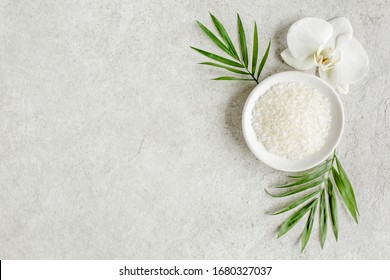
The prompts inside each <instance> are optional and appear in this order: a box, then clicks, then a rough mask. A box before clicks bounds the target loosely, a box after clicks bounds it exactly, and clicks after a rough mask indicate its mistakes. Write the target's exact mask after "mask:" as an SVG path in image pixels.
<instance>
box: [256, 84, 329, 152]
mask: <svg viewBox="0 0 390 280" xmlns="http://www.w3.org/2000/svg"><path fill="white" fill-rule="evenodd" d="M331 122H332V117H331V113H330V102H329V100H328V98H327V97H325V96H324V95H322V94H321V93H320V92H319V91H318V90H317V89H315V88H311V87H308V86H306V85H305V84H303V83H300V82H283V83H278V84H276V85H274V86H272V87H271V88H270V89H269V90H268V91H267V92H266V93H265V94H264V95H262V96H260V98H259V99H258V100H257V101H256V104H255V107H254V109H253V111H252V127H253V129H254V131H255V133H256V136H257V139H258V141H260V142H261V143H262V144H263V145H264V146H265V148H266V149H267V150H268V151H269V152H271V153H274V154H277V155H279V156H282V157H285V158H288V159H291V160H299V159H302V158H303V157H305V156H308V155H310V154H313V153H316V152H318V151H319V150H320V149H321V148H322V147H323V146H324V145H325V143H326V139H327V137H328V135H329V130H330V126H331Z"/></svg>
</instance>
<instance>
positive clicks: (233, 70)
mask: <svg viewBox="0 0 390 280" xmlns="http://www.w3.org/2000/svg"><path fill="white" fill-rule="evenodd" d="M199 64H201V65H208V66H214V67H218V68H223V69H226V70H228V71H230V72H233V73H237V74H241V75H250V74H249V73H248V72H244V71H241V70H238V69H235V68H231V67H228V66H224V65H221V64H218V63H214V62H202V63H199Z"/></svg>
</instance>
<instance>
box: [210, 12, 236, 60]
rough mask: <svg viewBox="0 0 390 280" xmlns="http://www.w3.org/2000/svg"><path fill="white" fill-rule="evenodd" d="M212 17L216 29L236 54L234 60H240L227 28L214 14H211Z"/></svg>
mask: <svg viewBox="0 0 390 280" xmlns="http://www.w3.org/2000/svg"><path fill="white" fill-rule="evenodd" d="M210 16H211V19H212V20H213V23H214V25H215V27H216V28H217V30H218V33H219V35H221V37H222V39H223V40H224V41H225V43H226V44H227V45H228V47H229V49H230V50H231V51H232V53H233V54H234V58H235V59H237V60H239V59H240V58H239V57H238V54H237V51H236V49H235V48H234V45H233V43H232V40H231V39H230V37H229V35H228V33H227V32H226V29H225V27H224V26H223V25H222V23H221V22H220V21H219V20H218V19H217V18H216V17H215V16H214V15H213V14H211V13H210Z"/></svg>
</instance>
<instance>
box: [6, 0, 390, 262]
mask: <svg viewBox="0 0 390 280" xmlns="http://www.w3.org/2000/svg"><path fill="white" fill-rule="evenodd" d="M374 2H375V3H374ZM389 9H390V6H389V5H388V2H387V1H365V0H362V1H335V0H334V1H333V0H332V1H297V0H291V1H280V0H273V1H245V2H244V1H229V2H228V3H227V2H226V1H113V0H107V1H52V0H47V1H42V0H37V1H19V0H12V1H10V0H2V1H1V2H0V221H1V226H0V259H32V258H34V259H35V258H38V259H41V258H44V259H47V258H48V259H52V258H53V259H74V258H77V259H88V258H92V259H110V258H114V259H151V258H152V259H182V258H183V259H193V258H196V259H198V258H199V259H232V258H238V259H389V258H390V223H389V222H390V202H389V201H390V191H389V181H390V153H389V150H390V109H389V106H390V94H389V90H388V89H389V86H390V79H389V78H390V77H389V76H390V68H389V64H388V59H387V57H388V54H389V53H390V38H389V34H390V26H389V20H388V15H389V12H390V10H389ZM208 11H212V12H213V13H215V14H216V15H217V16H219V17H220V18H221V20H222V21H223V22H224V23H225V25H226V26H227V27H228V29H229V30H230V31H231V32H232V30H233V31H235V30H236V12H239V13H240V14H241V16H242V19H243V21H244V24H245V26H246V27H252V20H253V19H256V20H257V22H258V25H259V31H260V42H261V43H260V46H261V51H262V52H263V51H264V49H265V46H266V42H267V40H268V38H269V37H271V38H272V39H273V46H272V50H271V53H270V57H269V61H268V62H267V64H266V66H265V70H264V75H263V78H264V77H266V76H268V75H271V74H273V73H276V72H279V71H284V70H290V69H291V68H290V67H289V66H288V65H286V64H284V63H283V62H282V61H281V59H280V57H279V53H280V51H281V50H283V49H284V48H285V47H286V32H287V29H288V27H289V26H290V25H291V24H292V23H293V22H294V21H296V20H298V19H300V18H302V17H304V16H317V17H322V18H325V19H330V18H333V17H335V16H341V15H343V16H346V17H348V18H349V19H350V20H351V22H352V24H353V27H354V30H355V37H356V38H357V39H358V40H359V41H360V42H361V43H362V44H363V46H365V48H366V50H367V53H368V54H369V57H370V59H371V71H370V75H369V76H368V77H367V78H366V79H365V80H364V81H363V82H361V83H359V84H357V85H353V86H352V88H351V93H350V95H347V96H342V100H343V103H344V105H345V109H346V118H347V121H346V128H345V133H344V136H343V139H342V141H341V144H340V147H339V151H340V152H339V154H340V158H341V159H342V161H343V163H344V165H345V168H346V169H347V170H348V171H349V174H350V176H351V178H352V181H353V182H354V184H355V188H356V196H357V200H358V202H359V205H360V212H361V219H360V223H359V225H356V224H354V222H353V221H352V219H351V218H350V217H349V215H348V213H347V212H346V210H345V208H343V207H340V209H339V211H340V228H341V229H340V237H339V242H338V243H336V242H335V241H334V238H333V236H332V235H329V236H328V242H327V244H326V246H325V248H324V249H323V250H321V248H320V245H319V241H318V231H317V228H318V224H317V222H316V224H315V230H314V232H313V236H312V239H311V241H310V244H309V247H308V250H307V251H306V252H304V253H303V254H300V253H299V244H298V242H297V239H298V237H299V234H300V230H301V228H302V227H303V225H304V222H302V223H300V224H299V226H298V227H297V228H296V229H294V230H292V231H291V233H290V234H288V235H286V236H284V237H283V238H281V239H278V240H277V239H276V235H275V230H276V228H277V226H278V224H279V223H280V222H281V221H282V219H283V218H284V216H283V217H282V216H281V217H272V216H268V215H266V214H265V212H266V211H268V210H272V209H274V208H275V207H276V206H279V205H282V204H284V202H285V200H276V199H272V198H270V197H269V196H267V195H266V193H265V192H264V187H266V186H268V185H269V184H273V183H276V182H279V181H281V180H283V178H284V174H283V173H281V172H278V171H275V170H272V169H271V168H268V167H267V166H265V165H263V164H262V163H261V162H259V161H258V160H256V159H255V157H254V156H253V155H252V154H251V153H250V151H249V150H248V148H247V147H246V145H245V143H244V139H243V136H242V133H241V126H240V118H241V110H242V107H243V104H244V102H245V99H246V97H247V96H248V94H249V92H250V90H251V89H252V88H253V87H254V83H252V82H250V83H244V82H215V81H211V80H210V78H212V77H215V76H218V75H221V74H223V73H224V72H223V71H219V70H214V69H209V68H204V66H199V65H197V64H196V63H197V62H200V61H202V60H203V58H201V56H200V55H199V54H197V53H195V52H193V51H192V50H191V49H190V48H189V46H190V45H194V46H199V47H203V48H205V49H209V50H216V48H215V47H214V46H213V45H212V43H211V42H210V41H209V40H208V39H207V38H206V37H205V36H204V35H203V34H202V33H201V31H200V30H199V29H198V28H197V26H196V24H195V21H194V20H195V19H199V20H200V21H202V22H203V23H205V24H207V25H208V26H211V21H210V19H209V16H208ZM250 37H251V36H250ZM234 40H235V41H236V37H235V38H234ZM236 42H237V41H236Z"/></svg>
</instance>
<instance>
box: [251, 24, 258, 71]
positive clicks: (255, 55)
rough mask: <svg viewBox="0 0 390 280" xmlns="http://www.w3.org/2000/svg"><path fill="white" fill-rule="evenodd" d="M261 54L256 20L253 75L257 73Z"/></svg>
mask: <svg viewBox="0 0 390 280" xmlns="http://www.w3.org/2000/svg"><path fill="white" fill-rule="evenodd" d="M258 54H259V35H258V33H257V24H256V21H255V28H254V31H253V52H252V75H253V76H254V75H255V72H256V65H257V56H258Z"/></svg>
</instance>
